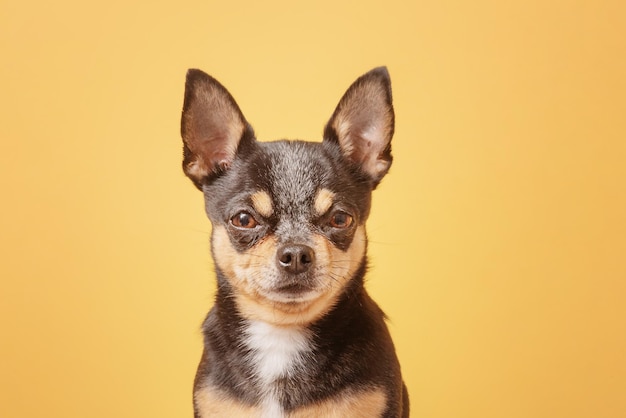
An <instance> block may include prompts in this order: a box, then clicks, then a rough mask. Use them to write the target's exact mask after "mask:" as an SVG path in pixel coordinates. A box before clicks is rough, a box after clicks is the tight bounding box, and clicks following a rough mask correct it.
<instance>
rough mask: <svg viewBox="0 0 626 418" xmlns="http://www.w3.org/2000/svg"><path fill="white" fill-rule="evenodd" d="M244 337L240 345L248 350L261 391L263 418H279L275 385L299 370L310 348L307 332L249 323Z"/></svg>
mask: <svg viewBox="0 0 626 418" xmlns="http://www.w3.org/2000/svg"><path fill="white" fill-rule="evenodd" d="M244 335H245V337H244V344H245V345H246V346H247V347H248V348H249V349H250V354H249V358H248V361H249V362H250V365H251V367H252V368H253V370H254V375H255V379H256V382H257V384H258V385H259V388H260V391H261V399H262V409H263V416H264V417H268V418H269V417H276V418H279V417H282V416H284V411H283V408H282V406H281V401H280V400H281V398H282V396H283V395H282V394H281V393H280V389H279V385H278V384H277V382H278V380H280V379H284V378H289V377H291V376H293V375H294V374H295V373H296V372H297V371H298V370H299V369H300V370H302V368H303V365H304V360H305V358H306V357H307V354H308V353H310V352H311V349H312V347H311V338H310V333H309V332H308V331H307V330H305V329H303V328H299V327H277V326H274V325H270V324H267V323H265V322H260V321H250V322H249V324H248V326H247V327H246V328H245V331H244Z"/></svg>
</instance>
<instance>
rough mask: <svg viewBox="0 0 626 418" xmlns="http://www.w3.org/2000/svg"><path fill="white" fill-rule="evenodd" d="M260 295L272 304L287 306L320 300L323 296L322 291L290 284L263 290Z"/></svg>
mask: <svg viewBox="0 0 626 418" xmlns="http://www.w3.org/2000/svg"><path fill="white" fill-rule="evenodd" d="M260 293H261V295H262V296H263V297H264V298H265V299H267V300H269V301H270V302H274V303H286V304H300V303H308V302H312V301H314V300H316V299H318V298H319V297H320V296H321V295H322V291H321V290H320V289H315V288H311V287H308V286H304V285H301V284H290V285H285V286H278V287H274V288H271V289H263V290H262V291H261V292H260Z"/></svg>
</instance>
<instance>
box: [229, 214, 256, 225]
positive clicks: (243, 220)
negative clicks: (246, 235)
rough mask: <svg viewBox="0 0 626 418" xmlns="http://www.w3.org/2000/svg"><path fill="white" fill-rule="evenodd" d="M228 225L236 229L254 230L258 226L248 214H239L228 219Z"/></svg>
mask: <svg viewBox="0 0 626 418" xmlns="http://www.w3.org/2000/svg"><path fill="white" fill-rule="evenodd" d="M230 223H231V224H233V225H234V226H236V227H237V228H254V227H255V226H257V224H258V223H257V221H256V219H254V216H252V215H250V214H249V213H248V212H239V213H238V214H236V215H235V216H233V217H232V218H230Z"/></svg>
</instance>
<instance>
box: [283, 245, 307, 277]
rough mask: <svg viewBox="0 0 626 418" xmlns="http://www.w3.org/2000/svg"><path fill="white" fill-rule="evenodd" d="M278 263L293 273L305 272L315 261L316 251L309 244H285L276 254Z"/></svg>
mask: <svg viewBox="0 0 626 418" xmlns="http://www.w3.org/2000/svg"><path fill="white" fill-rule="evenodd" d="M276 258H277V260H278V265H279V266H280V267H282V268H283V269H285V270H286V271H287V272H289V273H292V274H299V273H304V272H305V271H307V270H308V269H309V267H311V266H312V265H313V262H315V252H314V251H313V248H311V247H309V246H307V245H300V244H290V245H283V246H282V247H280V248H279V249H278V253H277V254H276Z"/></svg>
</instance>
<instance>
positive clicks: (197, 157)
mask: <svg viewBox="0 0 626 418" xmlns="http://www.w3.org/2000/svg"><path fill="white" fill-rule="evenodd" d="M181 135H182V137H183V144H184V148H183V151H184V160H183V170H184V172H185V174H186V175H187V176H188V177H189V178H190V179H191V180H192V181H193V182H194V184H195V185H196V187H198V188H199V189H202V184H203V183H204V182H205V181H206V180H207V179H209V178H211V177H213V176H216V175H218V174H220V173H221V172H223V171H225V170H227V169H228V167H229V166H230V165H231V163H232V162H233V160H234V159H235V154H236V153H237V149H238V148H239V145H240V143H241V142H243V141H252V140H254V132H253V131H252V128H251V127H250V125H249V124H248V123H247V122H246V119H245V118H244V116H243V114H242V113H241V110H239V106H237V103H236V102H235V99H233V97H232V96H231V95H230V93H229V92H228V90H226V88H225V87H224V86H222V85H221V84H220V83H219V82H218V81H217V80H215V79H214V78H213V77H211V76H210V75H208V74H206V73H204V72H202V71H200V70H195V69H191V70H189V71H188V72H187V81H186V83H185V101H184V104H183V115H182V121H181Z"/></svg>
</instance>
